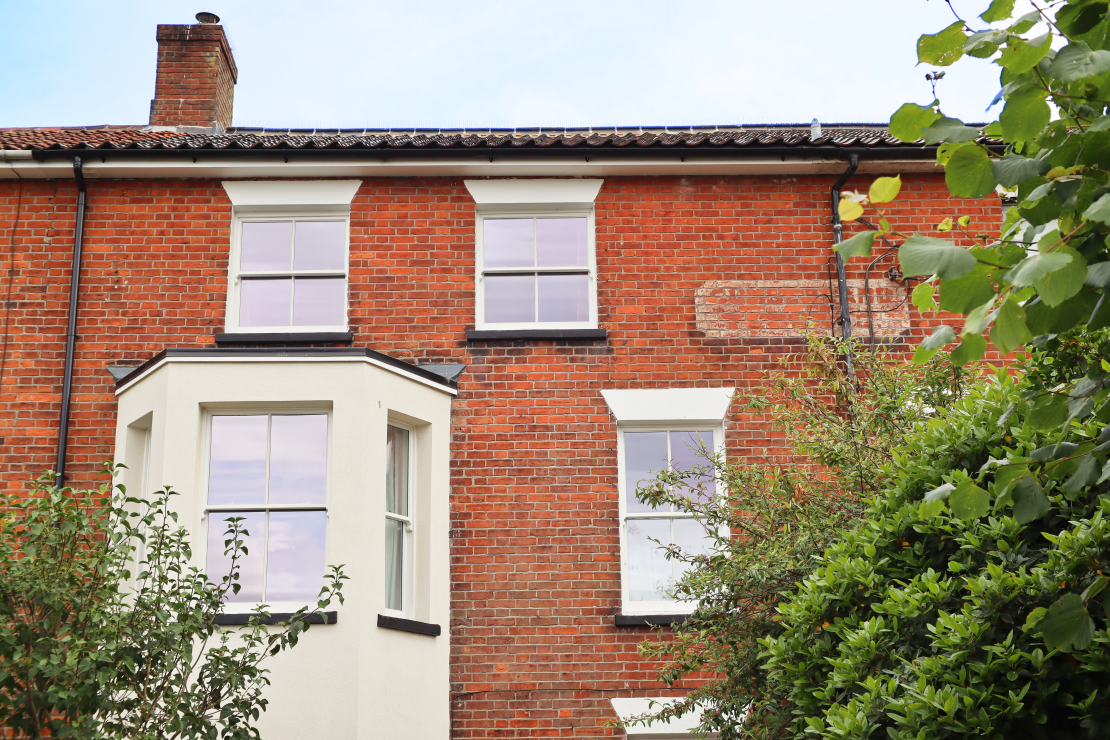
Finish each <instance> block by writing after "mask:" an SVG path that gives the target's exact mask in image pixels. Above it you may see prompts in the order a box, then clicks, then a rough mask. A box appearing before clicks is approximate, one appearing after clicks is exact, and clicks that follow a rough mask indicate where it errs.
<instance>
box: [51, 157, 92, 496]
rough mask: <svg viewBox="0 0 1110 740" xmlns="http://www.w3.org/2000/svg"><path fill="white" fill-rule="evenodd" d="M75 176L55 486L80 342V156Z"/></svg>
mask: <svg viewBox="0 0 1110 740" xmlns="http://www.w3.org/2000/svg"><path fill="white" fill-rule="evenodd" d="M73 177H74V179H75V180H77V224H76V226H75V227H74V234H73V265H72V267H71V268H70V269H71V271H72V274H71V276H70V280H69V322H68V324H67V326H66V364H65V375H64V377H63V380H62V419H61V421H60V422H59V424H58V459H57V462H56V463H55V464H54V470H55V473H56V474H57V477H56V478H55V479H54V484H55V487H57V488H61V487H62V486H64V485H65V479H66V449H67V447H68V446H69V402H70V396H71V395H72V394H73V351H74V348H75V346H76V344H77V298H78V294H79V291H80V288H81V250H82V247H83V246H84V242H85V195H86V193H85V175H84V173H83V172H82V171H81V158H80V157H74V158H73Z"/></svg>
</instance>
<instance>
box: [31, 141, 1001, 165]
mask: <svg viewBox="0 0 1110 740" xmlns="http://www.w3.org/2000/svg"><path fill="white" fill-rule="evenodd" d="M986 146H987V148H988V149H989V150H990V151H991V152H993V153H995V154H1002V152H1003V150H1004V149H1005V147H1004V146H1002V145H1000V144H987V145H986ZM936 152H937V147H936V146H933V145H912V144H911V145H902V146H898V145H891V146H876V147H839V146H832V145H818V146H806V145H797V146H788V147H761V146H750V145H742V144H741V145H738V144H708V145H706V144H696V145H693V146H663V145H655V144H652V145H648V146H638V145H636V144H626V145H624V146H616V145H613V144H605V145H601V146H590V145H582V144H578V145H574V146H565V145H558V144H552V145H548V146H514V147H505V146H499V147H485V146H474V147H468V146H460V145H453V146H448V147H441V146H437V145H429V146H427V147H421V148H417V147H403V148H396V149H391V148H386V147H373V148H371V147H354V146H352V147H346V148H338V147H327V148H319V149H317V148H313V147H270V148H254V147H252V148H249V149H241V148H235V147H226V148H222V149H214V148H212V149H209V148H198V149H189V148H184V147H182V148H177V149H163V148H159V147H152V148H150V149H137V148H131V147H128V148H121V149H110V148H104V149H101V148H97V147H71V148H68V149H32V150H31V155H32V157H33V158H34V159H36V160H39V161H44V160H47V159H55V158H65V159H71V158H72V157H74V156H75V155H87V156H89V157H100V158H103V159H107V158H108V157H113V158H120V157H122V158H131V157H147V158H151V157H153V158H162V157H165V158H168V159H176V158H182V157H184V158H186V159H192V158H196V159H199V158H201V157H204V158H212V159H224V158H236V157H239V158H255V157H261V158H266V157H283V158H289V157H316V158H319V157H326V158H331V157H335V158H352V157H353V158H356V159H358V158H364V159H365V158H370V159H402V158H408V157H412V158H421V157H482V158H489V157H496V158H501V159H505V158H516V157H537V156H539V157H564V158H567V157H569V158H576V157H592V156H607V155H620V156H635V157H656V156H658V157H664V156H666V157H675V156H678V157H688V158H691V159H696V158H698V157H701V156H704V157H720V156H721V155H733V156H736V157H737V158H738V159H744V158H748V157H786V156H823V157H825V158H832V159H848V157H849V156H850V155H852V154H856V155H859V156H860V158H861V159H867V160H869V161H871V160H883V159H899V158H901V159H932V158H935V157H936Z"/></svg>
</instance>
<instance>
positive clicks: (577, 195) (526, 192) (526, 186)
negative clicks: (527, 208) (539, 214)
mask: <svg viewBox="0 0 1110 740" xmlns="http://www.w3.org/2000/svg"><path fill="white" fill-rule="evenodd" d="M604 182H605V181H604V180H515V179H511V178H510V179H504V180H501V179H499V180H463V185H465V186H466V189H467V190H468V191H469V192H470V196H471V197H472V198H474V202H475V203H476V204H478V207H479V209H481V208H482V207H486V206H493V207H497V206H502V205H505V204H526V203H527V204H533V203H543V204H547V205H566V206H570V207H583V206H585V207H589V206H591V205H593V202H594V201H595V200H597V194H598V192H599V191H600V190H601V185H602V183H604Z"/></svg>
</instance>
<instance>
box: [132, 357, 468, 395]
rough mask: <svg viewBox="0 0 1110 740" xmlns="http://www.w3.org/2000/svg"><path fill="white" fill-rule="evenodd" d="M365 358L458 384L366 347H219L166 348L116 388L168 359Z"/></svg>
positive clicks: (454, 387) (451, 385) (449, 385)
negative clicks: (263, 357) (262, 357)
mask: <svg viewBox="0 0 1110 740" xmlns="http://www.w3.org/2000/svg"><path fill="white" fill-rule="evenodd" d="M259 356H266V357H366V358H368V359H371V360H377V361H378V362H381V363H382V364H384V365H389V366H390V367H395V368H397V369H398V370H404V371H405V372H408V373H412V374H413V375H416V376H418V377H420V378H423V379H424V380H429V381H431V382H433V383H435V384H436V385H441V386H443V387H445V388H450V389H452V390H458V387H459V385H458V383H457V382H455V381H452V380H448V379H447V378H444V377H443V376H442V375H439V374H438V373H433V372H431V371H430V370H425V369H424V368H422V367H420V366H419V365H413V364H411V363H408V362H405V361H404V360H398V359H397V358H396V357H390V356H389V355H383V354H382V353H381V352H375V351H374V350H372V349H370V348H368V347H220V348H213V349H210V348H207V347H168V348H166V349H164V350H162V351H161V352H159V353H158V354H156V355H154V356H153V357H151V358H150V359H149V360H147V361H146V362H144V363H143V364H141V365H138V366H136V368H135V369H134V370H133V371H132V372H130V373H128V374H127V375H125V376H123V377H122V378H120V379H119V380H117V381H116V388H119V387H120V386H122V385H126V384H128V383H130V382H131V381H133V380H135V379H136V378H139V377H141V376H142V375H143V374H145V373H146V372H148V371H149V370H150V369H151V368H152V367H154V366H156V365H157V364H158V363H160V362H161V361H162V360H164V359H166V358H169V357H213V358H216V357H218V358H235V357H259Z"/></svg>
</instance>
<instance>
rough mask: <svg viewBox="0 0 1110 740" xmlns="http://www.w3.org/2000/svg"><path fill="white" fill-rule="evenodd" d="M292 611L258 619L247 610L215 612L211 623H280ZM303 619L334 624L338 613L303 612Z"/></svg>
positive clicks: (289, 615)
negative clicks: (246, 611)
mask: <svg viewBox="0 0 1110 740" xmlns="http://www.w3.org/2000/svg"><path fill="white" fill-rule="evenodd" d="M293 614H294V612H278V613H276V614H270V615H269V616H267V617H266V618H265V619H258V614H257V613H255V612H249V613H246V614H217V615H216V618H215V619H214V620H213V623H214V624H216V625H219V626H220V627H241V626H243V625H247V624H252V623H253V622H257V623H258V624H281V623H282V622H285V621H288V620H289V619H292V618H293ZM304 621H306V622H308V623H309V624H335V623H336V622H338V621H339V615H338V614H337V613H336V612H323V613H312V614H305V615H304Z"/></svg>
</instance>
